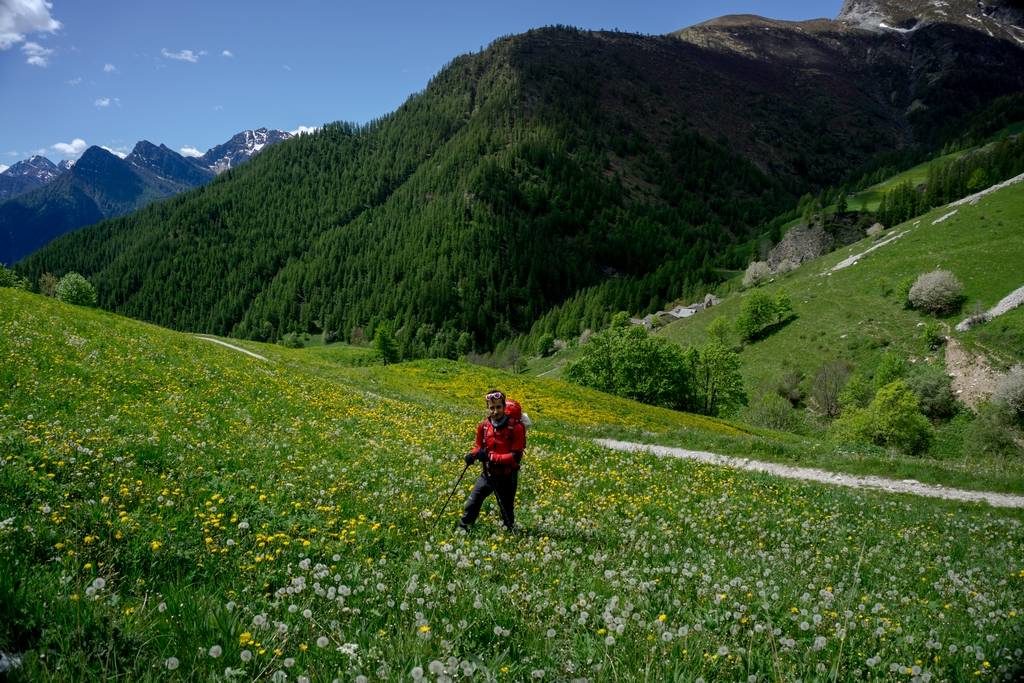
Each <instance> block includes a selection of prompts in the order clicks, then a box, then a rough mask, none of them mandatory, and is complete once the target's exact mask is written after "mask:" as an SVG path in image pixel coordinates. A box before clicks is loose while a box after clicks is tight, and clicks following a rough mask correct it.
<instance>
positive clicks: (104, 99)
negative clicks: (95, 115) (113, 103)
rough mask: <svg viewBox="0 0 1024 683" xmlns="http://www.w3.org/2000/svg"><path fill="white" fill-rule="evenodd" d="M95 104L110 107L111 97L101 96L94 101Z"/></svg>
mask: <svg viewBox="0 0 1024 683" xmlns="http://www.w3.org/2000/svg"><path fill="white" fill-rule="evenodd" d="M93 104H95V105H96V106H97V107H109V106H110V98H109V97H100V98H99V99H97V100H96V101H95V102H93Z"/></svg>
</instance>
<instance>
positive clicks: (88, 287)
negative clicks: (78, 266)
mask: <svg viewBox="0 0 1024 683" xmlns="http://www.w3.org/2000/svg"><path fill="white" fill-rule="evenodd" d="M55 293H56V295H57V299H58V300H60V301H63V302H64V303H66V304H75V305H76V306H95V305H96V288H95V287H93V286H92V284H90V283H89V281H88V280H86V279H85V278H84V277H82V276H81V275H79V274H78V273H75V272H70V273H68V274H67V275H65V276H64V277H62V278H61V279H60V282H58V283H57V289H56V290H55Z"/></svg>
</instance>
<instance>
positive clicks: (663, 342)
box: [565, 325, 694, 409]
mask: <svg viewBox="0 0 1024 683" xmlns="http://www.w3.org/2000/svg"><path fill="white" fill-rule="evenodd" d="M693 365H694V361H693V358H692V352H691V353H690V354H688V353H687V352H684V351H683V349H682V348H680V347H679V346H676V345H675V344H673V343H671V342H670V341H668V340H667V339H664V338H662V337H652V336H650V335H649V334H648V333H647V330H645V329H644V328H642V327H639V326H635V325H629V326H621V325H616V326H613V327H610V328H608V329H607V330H604V331H602V332H599V333H597V334H595V335H593V336H592V337H591V338H590V340H589V341H588V342H587V343H586V344H585V345H584V346H583V347H582V348H581V350H580V355H579V358H578V359H577V360H576V362H574V363H572V364H570V365H569V366H568V367H567V368H566V370H565V376H566V378H567V379H569V380H570V381H572V382H575V383H577V384H582V385H583V386H587V387H591V388H593V389H597V390H599V391H604V392H607V393H609V394H615V395H616V396H623V397H625V398H631V399H634V400H636V401H640V402H642V403H648V404H650V405H657V406H663V407H666V408H678V409H683V408H690V407H691V404H692V398H691V397H692V368H693Z"/></svg>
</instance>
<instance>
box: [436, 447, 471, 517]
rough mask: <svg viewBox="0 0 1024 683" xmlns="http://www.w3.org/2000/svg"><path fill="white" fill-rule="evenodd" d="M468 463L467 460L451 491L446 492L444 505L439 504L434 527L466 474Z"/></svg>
mask: <svg viewBox="0 0 1024 683" xmlns="http://www.w3.org/2000/svg"><path fill="white" fill-rule="evenodd" d="M469 465H470V463H468V462H467V463H466V466H465V467H463V468H462V474H460V475H459V478H458V479H457V480H456V481H455V486H453V487H452V492H451V493H449V494H448V498H446V499H445V501H444V505H442V506H441V510H440V512H438V513H437V520H436V521H435V522H434V528H435V529H436V528H437V525H438V523H439V522H440V521H441V517H442V515H444V509H445V508H446V507H448V502H449V501H450V500H451V499H452V496H454V495H455V491H456V490H457V489H458V488H459V484H461V483H462V478H463V477H464V476H466V471H467V470H469Z"/></svg>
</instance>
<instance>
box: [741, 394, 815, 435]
mask: <svg viewBox="0 0 1024 683" xmlns="http://www.w3.org/2000/svg"><path fill="white" fill-rule="evenodd" d="M741 417H742V420H743V421H744V422H746V423H748V424H752V425H755V426H757V427H765V428H767V429H777V430H779V431H783V432H794V433H802V432H804V431H805V424H804V421H803V419H802V416H801V414H800V411H798V410H795V409H794V408H793V406H792V405H791V404H790V402H789V401H787V400H786V399H785V398H783V397H781V396H779V395H778V394H773V393H767V394H764V395H763V396H762V397H761V398H760V399H758V400H757V401H755V402H754V404H753V405H752V406H750V407H749V408H747V409H746V410H745V411H744V412H743V415H742V416H741Z"/></svg>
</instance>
